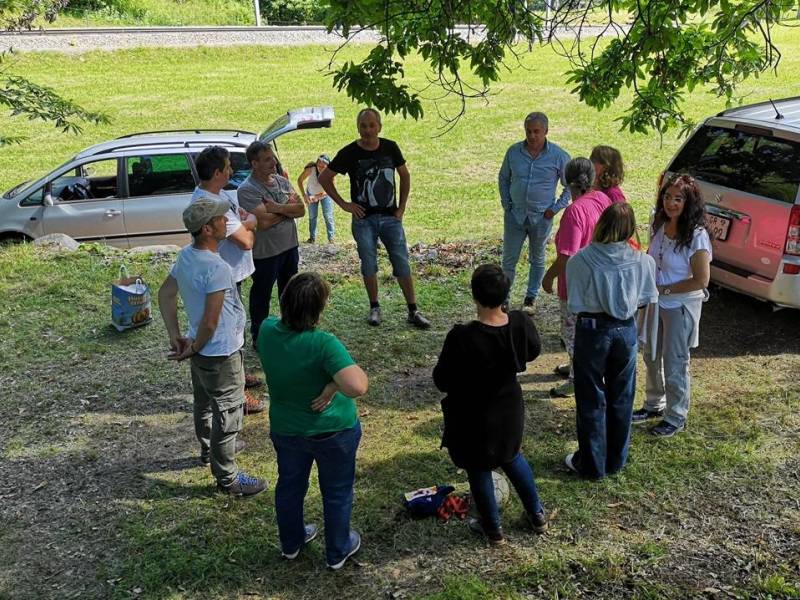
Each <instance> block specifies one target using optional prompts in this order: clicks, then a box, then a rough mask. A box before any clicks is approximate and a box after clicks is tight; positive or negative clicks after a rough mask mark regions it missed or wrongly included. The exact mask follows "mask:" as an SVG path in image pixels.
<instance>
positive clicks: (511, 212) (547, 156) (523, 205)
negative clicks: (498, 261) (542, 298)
mask: <svg viewBox="0 0 800 600" xmlns="http://www.w3.org/2000/svg"><path fill="white" fill-rule="evenodd" d="M547 129H548V121H547V115H545V114H544V113H540V112H532V113H530V114H529V115H528V116H527V117H525V140H524V141H522V142H517V143H516V144H513V145H512V146H511V147H510V148H509V149H508V150H507V151H506V156H505V158H504V159H503V164H502V166H501V167H500V174H499V176H498V178H497V179H498V184H499V187H500V203H501V204H502V206H503V212H504V216H503V271H505V273H506V275H508V277H509V279H511V283H512V285H513V283H514V272H515V270H516V267H517V261H518V260H519V254H520V252H521V250H522V245H523V244H524V243H525V238H526V237H527V238H528V255H529V260H528V262H529V264H530V269H529V271H528V290H527V292H526V293H525V301H524V302H523V305H522V307H523V310H525V311H526V312H528V313H532V312H533V309H534V304H535V302H536V297H537V296H538V295H539V288H540V287H541V285H542V278H543V277H544V270H545V269H544V259H545V249H546V246H547V239H548V237H549V236H550V230H551V229H552V227H553V217H554V216H555V215H556V213H558V212H559V211H560V210H563V209H564V208H566V206H567V204H569V200H570V193H569V189H568V188H567V186H566V181H565V180H564V168H565V167H566V165H567V163H568V162H569V160H570V157H569V154H567V153H566V152H565V151H564V150H562V149H561V148H560V147H559V146H556V145H555V144H554V143H553V142H550V141H548V140H547ZM559 181H561V185H562V191H561V195H560V196H559V197H558V199H557V200H556V186H557V185H558V182H559Z"/></svg>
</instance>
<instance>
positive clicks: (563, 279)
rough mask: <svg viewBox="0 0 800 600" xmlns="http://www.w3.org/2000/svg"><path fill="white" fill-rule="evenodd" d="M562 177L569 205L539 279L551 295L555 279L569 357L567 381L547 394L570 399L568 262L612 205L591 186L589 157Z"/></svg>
mask: <svg viewBox="0 0 800 600" xmlns="http://www.w3.org/2000/svg"><path fill="white" fill-rule="evenodd" d="M564 178H565V179H566V181H567V185H568V186H569V189H570V192H571V194H572V198H573V200H572V204H570V205H569V206H568V207H567V208H566V209H564V214H563V215H562V216H561V223H560V224H559V226H558V233H556V252H557V253H558V256H557V257H556V260H555V261H554V262H553V264H552V265H550V268H549V269H548V270H547V272H546V273H545V275H544V279H543V280H542V289H543V290H544V291H545V292H547V293H549V294H552V293H553V280H554V279H556V278H558V300H559V304H560V308H561V340H562V341H563V342H564V347H565V348H566V350H567V354H569V359H570V370H569V379H568V380H567V381H565V382H564V383H563V384H561V385H559V386H556V387H554V388H552V389H551V390H550V395H551V396H553V397H557V398H569V397H570V396H574V395H575V385H574V383H573V375H572V368H571V365H572V351H573V347H574V345H575V319H576V315H574V314H572V313H570V312H569V310H567V274H566V269H567V261H568V260H569V258H570V257H571V256H574V255H575V254H577V253H578V250H580V249H581V248H584V247H586V246H588V245H589V244H590V243H591V241H592V234H593V233H594V226H595V225H596V224H597V221H598V220H599V219H600V215H601V214H603V211H604V210H605V209H606V208H608V207H609V206H611V204H612V202H611V199H610V198H609V197H608V196H607V195H606V194H604V193H603V192H601V191H600V190H598V189H594V188H593V187H592V186H593V184H594V180H595V170H594V166H593V165H592V162H591V161H590V160H589V159H588V158H582V157H581V158H573V159H572V160H571V161H569V162H568V163H567V166H566V167H565V169H564Z"/></svg>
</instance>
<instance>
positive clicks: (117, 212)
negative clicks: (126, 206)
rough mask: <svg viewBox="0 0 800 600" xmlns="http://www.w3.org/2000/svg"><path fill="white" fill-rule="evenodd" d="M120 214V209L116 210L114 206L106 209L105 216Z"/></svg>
mask: <svg viewBox="0 0 800 600" xmlns="http://www.w3.org/2000/svg"><path fill="white" fill-rule="evenodd" d="M121 214H122V211H121V210H117V209H116V208H109V209H108V210H107V211H106V216H107V217H116V216H117V215H121Z"/></svg>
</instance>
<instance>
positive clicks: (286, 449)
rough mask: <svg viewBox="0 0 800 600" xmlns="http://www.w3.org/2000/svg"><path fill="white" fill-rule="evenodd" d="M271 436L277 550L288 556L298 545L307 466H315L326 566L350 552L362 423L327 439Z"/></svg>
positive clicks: (306, 486)
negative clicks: (274, 459)
mask: <svg viewBox="0 0 800 600" xmlns="http://www.w3.org/2000/svg"><path fill="white" fill-rule="evenodd" d="M270 438H272V445H273V446H274V447H275V453H276V455H277V458H278V483H277V485H276V486H275V515H276V517H277V519H278V535H279V537H280V541H281V549H282V550H283V552H284V553H291V552H295V551H296V550H298V549H299V548H300V546H302V545H303V539H304V537H305V529H304V527H305V521H304V519H303V501H304V500H305V497H306V492H307V491H308V477H309V474H310V473H311V464H312V463H313V462H316V463H317V472H318V474H319V489H320V492H321V493H322V511H323V515H324V519H325V553H326V556H327V560H328V564H329V565H332V564H335V563H338V562H339V561H341V560H343V559H344V557H345V556H347V553H348V552H349V551H350V549H351V547H350V515H351V514H352V512H353V483H354V482H355V479H356V450H357V449H358V442H359V441H360V440H361V424H360V423H356V424H355V426H354V427H351V428H350V429H344V430H342V431H337V432H335V433H332V434H330V435H329V436H327V437H320V436H315V437H303V436H292V435H277V434H275V433H271V434H270Z"/></svg>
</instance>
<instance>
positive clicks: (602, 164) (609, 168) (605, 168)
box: [589, 146, 627, 202]
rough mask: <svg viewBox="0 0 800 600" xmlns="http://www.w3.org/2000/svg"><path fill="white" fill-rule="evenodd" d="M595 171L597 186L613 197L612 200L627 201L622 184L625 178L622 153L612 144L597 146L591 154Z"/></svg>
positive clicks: (590, 157) (590, 158)
mask: <svg viewBox="0 0 800 600" xmlns="http://www.w3.org/2000/svg"><path fill="white" fill-rule="evenodd" d="M589 160H591V161H592V165H593V166H594V173H595V187H596V188H598V189H599V190H600V191H602V192H603V193H604V194H605V195H606V196H608V197H609V198H611V201H612V202H627V199H626V198H625V194H623V193H622V190H621V189H620V187H619V186H620V185H621V184H622V182H623V181H624V180H625V165H624V164H623V163H622V154H620V153H619V150H617V149H616V148H612V147H611V146H595V147H594V148H592V153H591V154H590V155H589Z"/></svg>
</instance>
